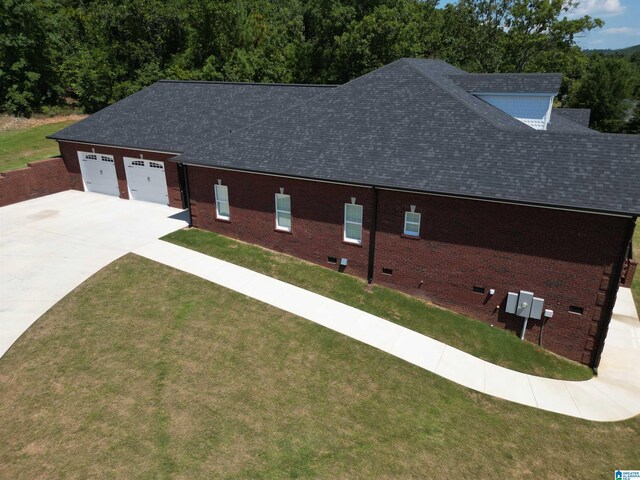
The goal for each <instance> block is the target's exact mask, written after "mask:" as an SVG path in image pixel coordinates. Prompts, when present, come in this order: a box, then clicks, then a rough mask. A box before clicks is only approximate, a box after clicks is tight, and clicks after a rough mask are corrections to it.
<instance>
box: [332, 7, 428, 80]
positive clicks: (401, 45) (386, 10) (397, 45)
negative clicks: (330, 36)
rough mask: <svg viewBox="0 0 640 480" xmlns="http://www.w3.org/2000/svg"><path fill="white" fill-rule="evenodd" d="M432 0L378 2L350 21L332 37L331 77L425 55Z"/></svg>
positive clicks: (345, 77)
mask: <svg viewBox="0 0 640 480" xmlns="http://www.w3.org/2000/svg"><path fill="white" fill-rule="evenodd" d="M435 6H436V2H435V1H433V0H432V1H429V2H415V1H411V0H402V1H399V2H396V5H395V6H393V7H390V6H388V5H380V6H378V7H376V8H375V9H374V10H373V11H372V12H371V13H370V14H368V15H366V16H365V17H364V18H363V19H362V20H360V21H355V20H354V21H352V22H351V24H350V25H349V27H348V28H347V30H346V31H345V32H344V33H343V34H342V35H341V36H340V37H338V38H337V39H336V50H335V67H336V73H335V76H336V78H337V80H338V81H340V82H346V81H348V80H350V79H352V78H355V77H358V76H360V75H363V74H364V73H367V72H370V71H371V70H374V69H376V68H379V67H382V66H383V65H386V64H387V63H391V62H393V61H394V60H397V59H398V58H402V57H422V56H425V55H426V56H429V53H430V52H432V51H433V50H434V44H435V41H434V37H435V36H436V35H437V33H436V25H437V24H436V23H435V22H434V21H432V20H433V19H434V17H435V15H434V11H435Z"/></svg>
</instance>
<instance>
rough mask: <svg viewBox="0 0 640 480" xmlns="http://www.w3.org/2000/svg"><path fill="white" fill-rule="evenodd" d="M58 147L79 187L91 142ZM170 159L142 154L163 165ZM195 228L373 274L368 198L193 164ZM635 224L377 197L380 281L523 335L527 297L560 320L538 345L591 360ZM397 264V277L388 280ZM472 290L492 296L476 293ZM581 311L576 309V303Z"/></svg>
mask: <svg viewBox="0 0 640 480" xmlns="http://www.w3.org/2000/svg"><path fill="white" fill-rule="evenodd" d="M95 148H96V153H106V154H110V155H114V157H115V159H116V167H117V174H118V178H119V180H120V189H121V196H122V197H123V198H127V196H128V195H127V187H126V181H125V178H126V177H125V175H124V168H123V161H122V157H123V156H131V157H139V156H140V152H139V151H135V150H127V149H120V148H108V147H95ZM61 151H62V153H63V155H64V159H65V163H66V165H67V168H68V169H69V175H70V177H71V182H72V185H73V187H74V188H78V189H80V190H81V189H82V180H81V178H80V169H79V165H78V158H77V152H78V151H91V148H90V147H89V146H87V145H81V144H72V143H63V144H61ZM170 156H171V155H163V154H157V153H151V152H144V158H145V159H150V160H156V161H164V160H166V159H167V158H169V157H170ZM187 168H188V179H189V187H190V194H191V209H192V219H193V224H194V226H196V227H200V228H204V229H207V230H212V231H215V232H218V233H221V234H223V235H227V236H230V237H234V238H237V239H240V240H243V241H246V242H249V243H254V244H257V245H262V246H264V247H267V248H270V249H273V250H276V251H280V252H284V253H288V254H291V255H295V256H298V257H300V258H303V259H306V260H309V261H312V262H314V263H317V264H319V265H324V266H328V267H329V268H338V267H337V266H331V265H328V264H327V257H329V256H331V257H336V258H337V259H340V258H347V259H348V262H349V263H348V267H347V269H346V272H348V273H351V274H354V275H357V276H360V277H362V278H366V277H367V270H368V257H369V230H370V228H371V225H372V221H373V219H372V215H373V202H374V196H373V190H372V189H369V188H364V187H356V186H348V185H336V184H330V183H321V182H311V181H304V180H296V179H288V178H283V177H274V176H267V175H257V174H250V173H242V172H231V171H226V170H217V169H209V168H204V167H194V166H189V167H187ZM165 171H166V174H167V183H168V188H169V197H170V202H171V205H172V206H176V207H180V206H181V198H180V189H179V185H178V176H177V168H176V165H175V164H173V163H172V162H165ZM218 179H220V180H221V181H222V184H223V185H226V186H227V187H228V188H229V199H230V208H231V221H230V222H225V221H222V220H217V219H216V218H215V202H214V194H213V187H214V184H216V183H217V181H218ZM281 187H282V188H284V192H285V193H286V194H289V195H291V199H292V217H293V230H292V232H291V233H285V232H279V231H276V230H275V205H274V202H275V200H274V195H275V194H276V193H278V192H279V191H280V188H281ZM351 197H356V199H357V203H358V204H359V205H363V207H364V229H363V242H362V245H361V246H354V245H351V244H346V243H345V242H343V240H342V239H343V221H344V204H345V203H348V202H350V201H351ZM410 205H415V206H416V211H417V212H418V213H421V214H422V227H421V236H420V238H419V239H413V238H406V237H404V236H403V235H402V231H403V222H404V213H405V212H406V211H408V210H409V208H410ZM629 222H630V220H629V219H625V218H619V217H610V216H602V215H591V214H586V213H578V212H567V211H561V210H551V209H543V208H533V207H523V206H515V205H507V204H499V203H491V202H481V201H472V200H464V199H455V198H448V197H440V196H434V195H420V194H411V193H402V192H394V191H386V190H380V191H379V202H378V219H377V229H378V232H377V237H376V253H375V268H374V281H375V282H379V283H382V284H385V285H387V286H390V287H394V288H398V289H401V290H403V291H405V292H407V293H410V294H412V295H417V296H422V297H424V298H427V299H430V300H432V301H433V302H435V303H438V304H442V305H445V306H448V307H450V308H452V309H454V310H457V311H459V312H461V313H465V314H468V315H470V316H473V317H476V318H478V319H480V320H482V321H484V322H486V323H491V324H493V325H494V326H496V327H499V328H505V329H509V330H512V331H514V332H516V333H519V332H520V329H521V327H522V319H520V318H518V317H515V316H513V315H509V314H506V313H504V311H503V309H504V302H505V298H506V294H507V292H509V291H515V292H517V291H519V290H521V289H522V290H530V291H533V292H534V293H535V295H536V296H539V297H542V298H544V299H545V308H550V309H552V310H554V316H553V318H552V319H551V320H549V321H548V322H547V323H546V325H545V328H544V338H543V345H544V347H545V348H548V349H549V350H552V351H554V352H556V353H558V354H560V355H563V356H566V357H568V358H571V359H574V360H577V361H580V362H582V363H585V364H593V362H594V359H595V355H596V353H597V352H596V350H597V340H598V338H599V336H600V334H601V331H602V329H603V328H604V327H605V325H604V324H605V321H606V316H607V306H608V305H609V303H610V302H611V301H612V300H613V296H614V295H615V291H616V287H617V285H614V283H615V282H616V279H615V278H613V275H614V273H615V272H616V268H615V265H616V262H618V261H619V259H620V255H621V252H622V249H623V244H624V242H625V241H626V233H627V228H628V226H629ZM383 268H390V269H392V270H393V275H391V276H388V275H383V274H382V269H383ZM473 286H479V287H483V288H485V289H486V291H487V292H488V291H489V289H490V288H493V289H495V290H496V293H495V295H493V296H491V297H490V296H489V295H488V294H485V295H481V294H477V293H473ZM571 305H575V306H578V307H582V308H583V309H584V313H583V314H582V315H576V314H572V313H569V306H571ZM540 329H541V321H539V320H530V321H529V324H528V328H527V332H526V338H527V339H528V340H530V341H532V342H535V343H537V342H538V339H539V335H540Z"/></svg>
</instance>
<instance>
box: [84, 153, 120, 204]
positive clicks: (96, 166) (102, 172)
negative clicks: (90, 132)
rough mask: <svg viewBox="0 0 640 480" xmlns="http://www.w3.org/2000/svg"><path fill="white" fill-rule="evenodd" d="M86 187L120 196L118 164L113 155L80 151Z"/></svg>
mask: <svg viewBox="0 0 640 480" xmlns="http://www.w3.org/2000/svg"><path fill="white" fill-rule="evenodd" d="M78 160H79V161H80V171H81V172H82V180H83V182H84V189H85V190H86V191H88V192H98V193H106V194H107V195H115V196H116V197H119V196H120V189H119V188H118V176H117V175H116V164H115V162H114V160H113V156H111V155H101V154H99V153H89V152H78Z"/></svg>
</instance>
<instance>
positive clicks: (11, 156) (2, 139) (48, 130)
mask: <svg viewBox="0 0 640 480" xmlns="http://www.w3.org/2000/svg"><path fill="white" fill-rule="evenodd" d="M72 123H75V120H72V121H67V122H59V123H49V124H46V125H39V126H36V127H28V128H22V129H17V130H8V131H5V132H0V172H6V171H7V170H13V169H16V168H21V167H24V166H25V165H26V164H27V163H28V162H33V161H35V160H44V159H45V158H49V157H54V156H57V155H59V154H60V152H59V150H58V144H57V142H55V141H54V140H49V139H46V138H45V136H46V135H50V134H52V133H54V132H57V131H58V130H61V129H63V128H64V127H68V126H69V125H71V124H72Z"/></svg>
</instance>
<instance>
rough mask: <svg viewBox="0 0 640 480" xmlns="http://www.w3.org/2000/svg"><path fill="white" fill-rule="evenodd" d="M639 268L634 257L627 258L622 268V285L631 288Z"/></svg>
mask: <svg viewBox="0 0 640 480" xmlns="http://www.w3.org/2000/svg"><path fill="white" fill-rule="evenodd" d="M637 268H638V261H637V260H634V259H630V258H629V259H627V261H626V262H624V267H623V269H622V279H621V281H620V285H622V286H624V287H629V288H631V284H632V283H633V278H634V277H635V275H636V269H637Z"/></svg>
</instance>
